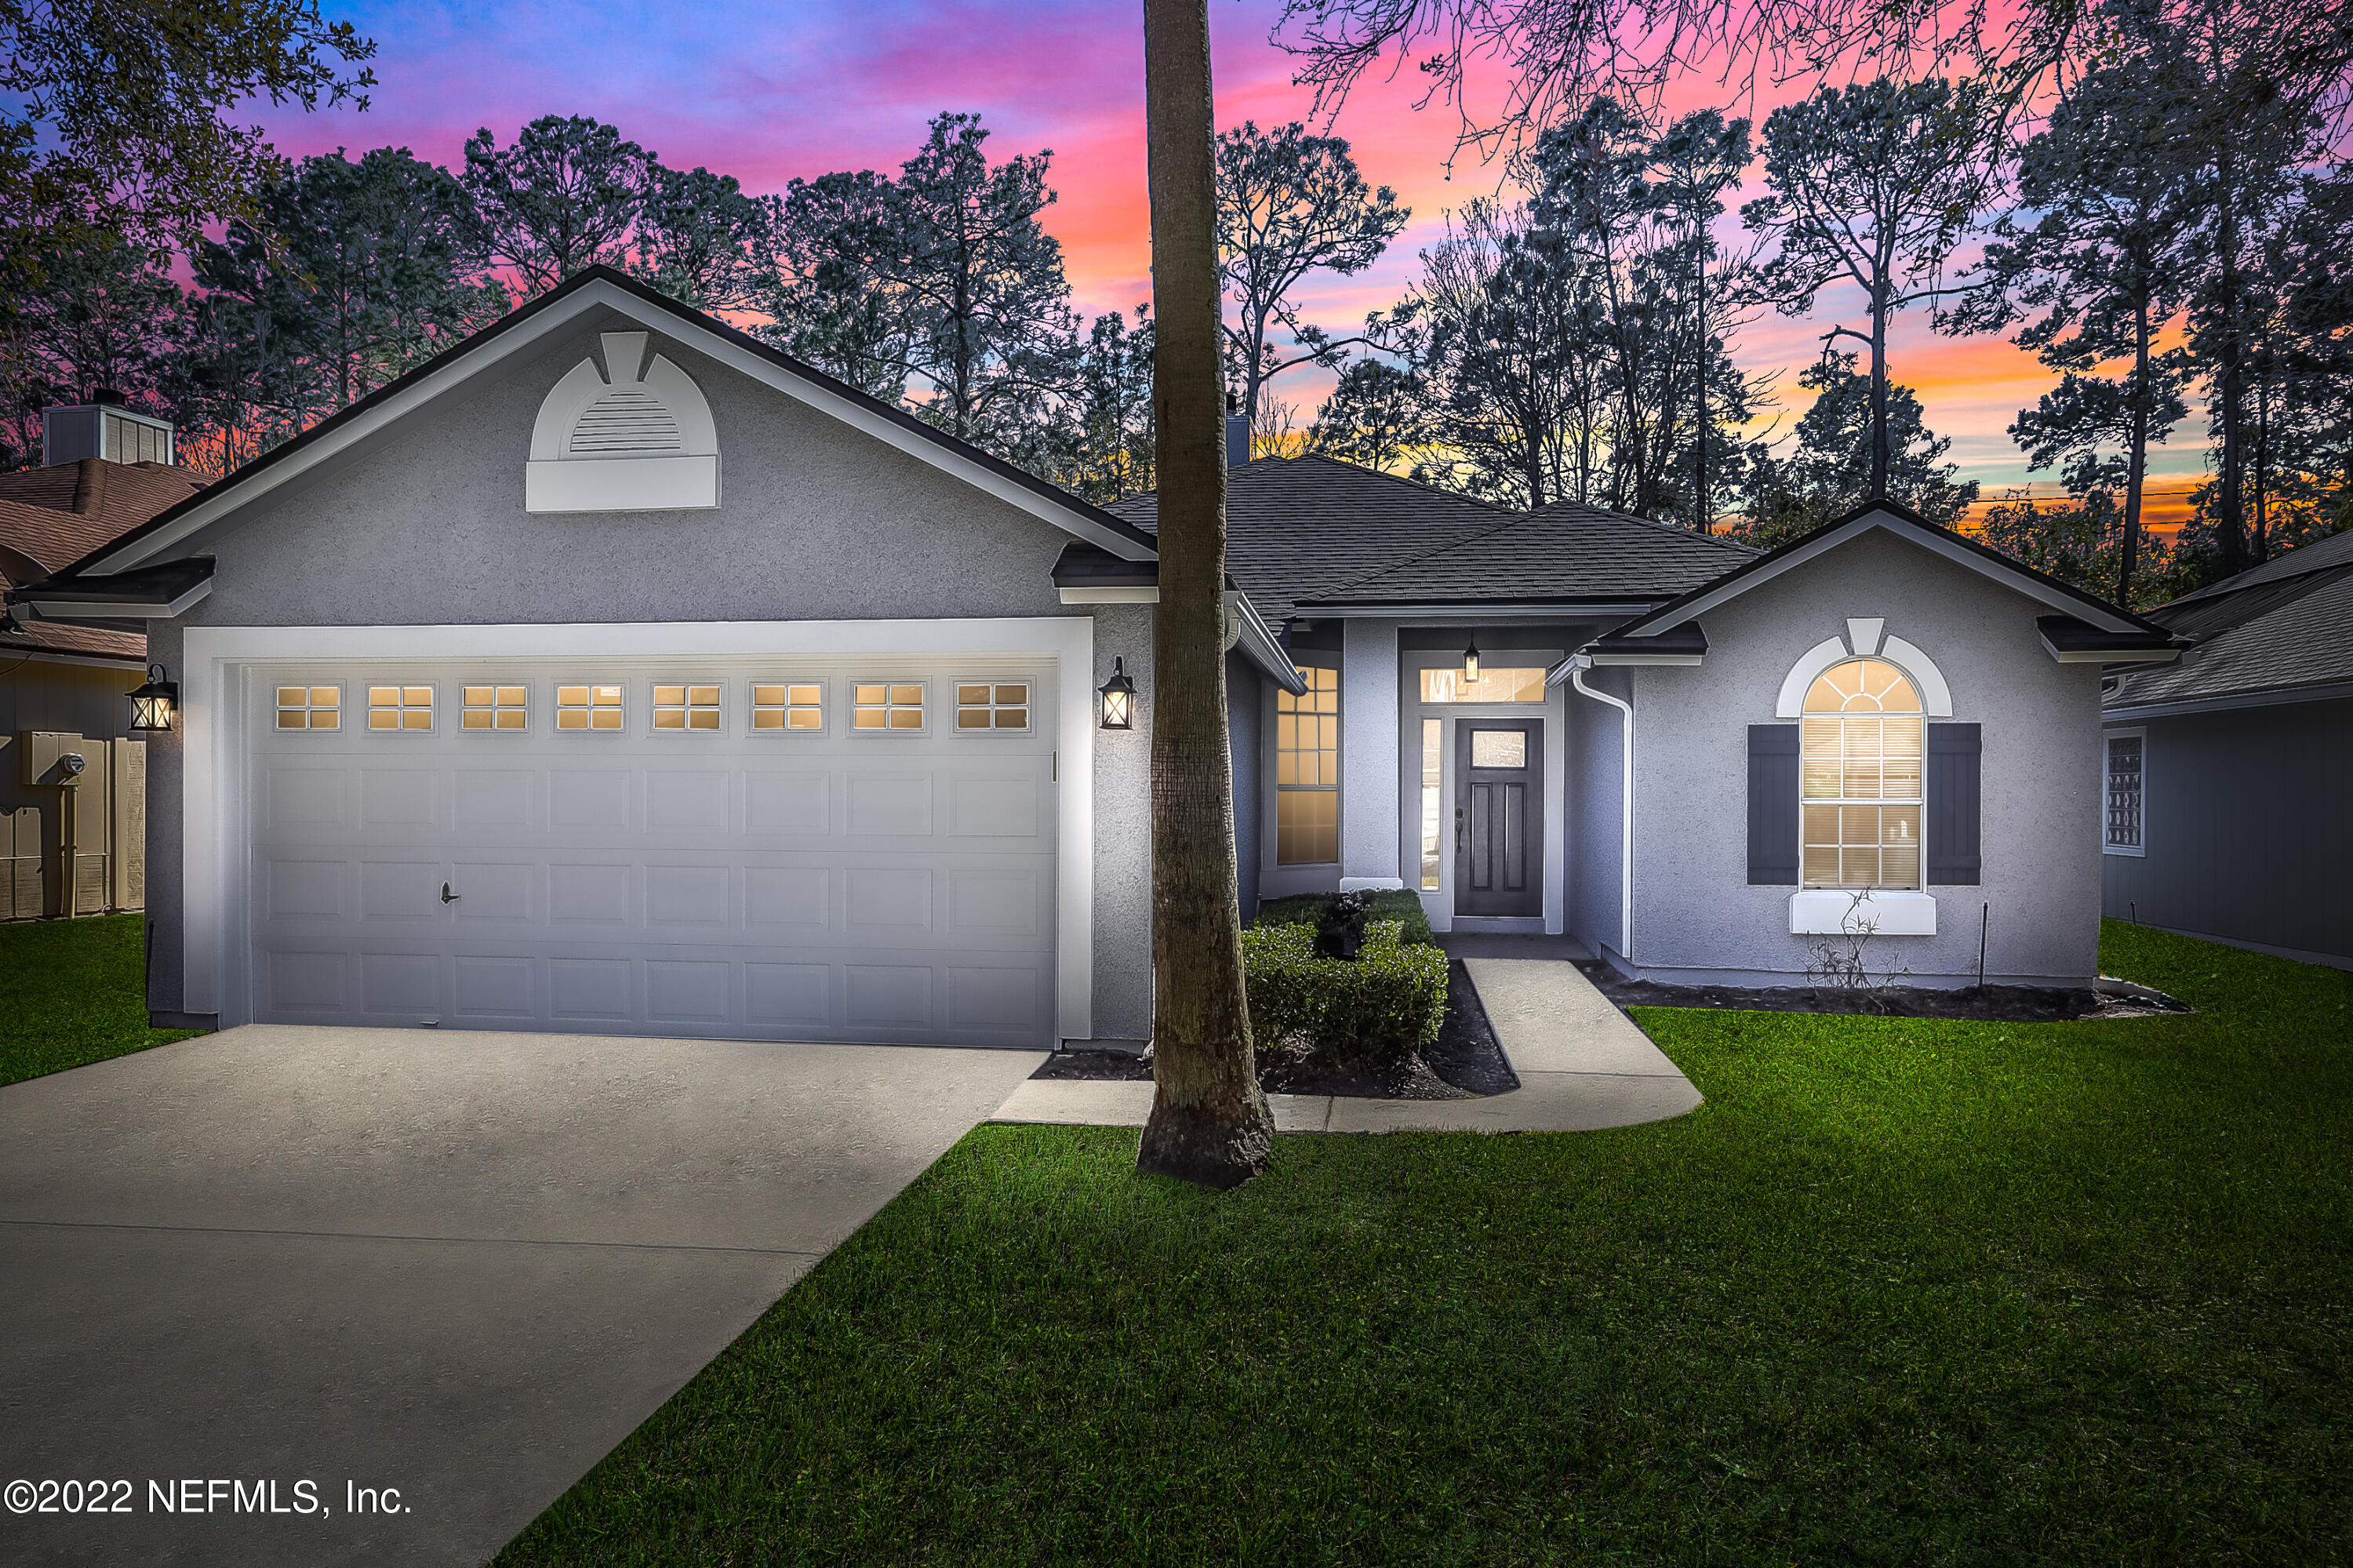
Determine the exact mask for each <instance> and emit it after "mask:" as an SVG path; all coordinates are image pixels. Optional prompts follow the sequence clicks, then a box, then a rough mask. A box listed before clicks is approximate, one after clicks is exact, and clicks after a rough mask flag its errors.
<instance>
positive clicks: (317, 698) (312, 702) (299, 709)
mask: <svg viewBox="0 0 2353 1568" xmlns="http://www.w3.org/2000/svg"><path fill="white" fill-rule="evenodd" d="M278 727H279V728H280V729H332V730H340V729H342V728H343V687H341V686H280V687H279V688H278Z"/></svg>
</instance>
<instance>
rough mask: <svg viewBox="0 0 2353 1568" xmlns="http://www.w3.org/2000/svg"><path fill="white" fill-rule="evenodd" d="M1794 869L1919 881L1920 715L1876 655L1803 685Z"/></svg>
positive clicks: (1820, 881)
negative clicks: (1799, 819) (1796, 864)
mask: <svg viewBox="0 0 2353 1568" xmlns="http://www.w3.org/2000/svg"><path fill="white" fill-rule="evenodd" d="M1800 722H1801V723H1802V725H1803V738H1802V740H1801V742H1800V745H1801V747H1802V750H1803V770H1802V777H1803V785H1802V789H1801V794H1802V801H1803V807H1804V809H1803V811H1802V812H1801V816H1802V819H1803V822H1802V827H1801V830H1800V831H1801V834H1802V838H1801V842H1800V844H1799V851H1800V853H1799V866H1800V870H1799V879H1800V881H1801V882H1802V883H1803V884H1804V885H1806V886H1808V887H1917V886H1919V885H1920V807H1921V793H1920V780H1921V763H1922V754H1923V752H1924V751H1925V749H1926V725H1927V718H1926V715H1925V714H1924V713H1923V712H1922V711H1921V705H1920V695H1919V694H1918V693H1917V692H1916V691H1915V690H1914V689H1913V686H1912V683H1911V682H1910V681H1909V680H1907V679H1905V674H1904V672H1903V671H1901V670H1898V669H1897V668H1896V667H1895V666H1894V665H1893V664H1890V663H1888V662H1886V661H1885V660H1883V659H1851V660H1848V661H1847V662H1844V663H1841V664H1834V665H1832V666H1831V668H1830V669H1828V670H1825V671H1823V672H1822V673H1820V675H1818V676H1816V677H1815V678H1814V683H1813V684H1812V685H1811V686H1810V687H1809V688H1807V691H1806V702H1805V712H1804V714H1803V715H1802V718H1801V721H1800Z"/></svg>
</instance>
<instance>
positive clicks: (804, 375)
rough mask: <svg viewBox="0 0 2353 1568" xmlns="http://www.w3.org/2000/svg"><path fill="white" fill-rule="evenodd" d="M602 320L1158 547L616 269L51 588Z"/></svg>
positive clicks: (968, 478) (1094, 529)
mask: <svg viewBox="0 0 2353 1568" xmlns="http://www.w3.org/2000/svg"><path fill="white" fill-rule="evenodd" d="M600 308H602V309H607V310H611V311H613V312H615V313H617V314H619V315H622V316H625V317H628V318H629V319H630V320H632V321H636V322H638V323H641V324H643V325H645V326H647V327H649V328H650V329H652V330H654V331H656V332H659V333H661V334H664V335H665V336H667V337H670V339H672V340H674V341H676V342H678V343H680V344H683V345H684V346H686V347H688V348H691V349H693V350H695V351H696V352H697V353H700V354H702V355H705V356H706V357H708V358H711V359H713V360H716V361H718V362H719V363H720V364H723V365H725V366H728V367H729V368H731V369H733V370H736V371H739V372H741V373H743V374H744V375H746V376H750V377H752V378H753V379H754V380H755V381H759V382H761V383H763V384H765V385H766V386H768V387H773V388H775V389H776V390H778V391H780V392H783V393H785V394H786V396H788V397H794V398H797V400H799V401H801V402H803V403H806V404H807V405H809V406H810V407H812V408H818V409H819V410H821V411H823V412H826V413H828V414H831V415H833V416H834V417H835V418H839V419H840V420H841V421H842V422H843V423H845V424H848V425H849V426H851V427H852V428H853V429H860V430H862V431H864V432H865V433H866V434H869V435H871V436H874V437H876V438H877V439H879V440H882V441H884V442H886V443H887V444H889V445H891V446H892V447H895V448H897V449H898V450H901V451H903V452H906V453H908V454H909V455H911V456H913V457H915V458H916V459H918V460H919V461H923V462H926V463H929V464H930V465H931V466H933V467H934V468H936V469H939V470H941V471H944V472H946V473H949V474H951V475H953V476H955V477H956V478H958V479H962V480H963V481H965V482H966V483H969V484H971V485H973V486H974V487H975V488H976V489H979V490H983V491H986V492H987V493H990V494H992V495H994V496H996V497H997V499H999V500H1001V501H1005V502H1008V503H1010V504H1012V505H1014V506H1016V507H1018V508H1019V509H1020V510H1022V511H1024V512H1027V513H1029V514H1031V515H1032V516H1035V517H1038V518H1039V519H1041V520H1042V521H1045V522H1047V523H1050V524H1053V525H1054V526H1056V527H1058V528H1060V529H1062V530H1063V531H1064V532H1065V533H1068V534H1071V535H1073V536H1075V537H1077V538H1081V539H1084V540H1086V541H1087V542H1088V543H1090V544H1092V545H1096V546H1100V547H1102V548H1103V549H1105V550H1107V551H1109V552H1110V553H1112V554H1113V555H1114V556H1121V557H1123V558H1125V559H1148V558H1150V557H1151V556H1152V555H1153V546H1152V540H1151V538H1150V536H1149V535H1145V534H1144V533H1142V532H1140V531H1139V530H1138V529H1137V528H1136V527H1135V526H1134V524H1132V523H1130V522H1128V521H1127V520H1126V519H1124V518H1122V517H1117V516H1114V515H1113V514H1111V513H1109V512H1106V511H1104V510H1103V508H1101V507H1099V506H1095V505H1092V504H1091V503H1088V502H1084V501H1082V500H1080V499H1079V498H1078V497H1077V496H1075V495H1072V494H1071V493H1069V492H1067V491H1064V490H1062V489H1060V488H1059V487H1057V486H1055V485H1052V484H1050V483H1048V482H1046V481H1044V480H1042V479H1039V478H1038V477H1037V476H1035V475H1034V474H1030V473H1026V472H1024V471H1022V470H1020V469H1018V468H1016V467H1014V466H1013V465H1012V464H1011V463H1008V462H1006V461H1003V460H1002V459H1000V458H997V457H992V456H991V455H989V454H988V453H987V452H984V451H982V450H979V449H978V448H977V447H974V446H972V445H970V444H969V443H967V442H965V441H961V440H957V439H956V438H955V437H954V436H951V435H949V434H948V433H946V432H945V431H944V430H940V429H934V427H933V426H931V425H928V424H925V423H924V422H923V420H922V419H919V418H916V417H915V416H914V415H913V414H911V413H909V412H908V411H907V410H905V409H903V408H894V407H892V405H890V404H887V403H884V402H882V401H881V400H880V399H878V398H875V397H869V396H868V395H867V394H865V393H863V392H860V391H859V390H858V389H857V388H855V387H850V386H849V385H847V384H846V383H843V382H840V381H837V380H835V379H834V378H833V377H832V376H828V375H826V374H825V373H824V372H823V371H821V370H818V368H817V367H815V366H810V365H806V364H803V363H802V362H801V361H799V360H797V359H795V358H794V357H793V356H792V355H788V354H786V353H784V352H783V351H782V350H780V349H776V348H772V347H770V346H769V345H768V344H765V343H762V342H760V341H759V340H758V339H757V338H754V337H753V336H751V335H750V334H747V333H744V332H742V331H739V330H738V329H737V328H735V327H733V326H730V325H729V324H728V323H725V322H723V321H721V320H719V319H718V318H717V317H715V316H710V315H705V314H704V313H702V312H701V311H697V310H693V309H691V308H690V307H688V306H686V305H682V304H680V303H679V302H677V301H675V300H673V299H670V297H669V296H667V295H665V294H659V293H657V292H655V291H653V290H651V289H649V288H647V287H646V286H645V285H644V284H642V283H640V282H638V281H637V280H635V279H633V278H630V277H628V276H627V275H626V274H624V273H621V272H619V271H617V270H614V269H613V268H610V267H602V266H599V267H591V268H588V269H587V270H585V271H581V272H577V273H575V274H574V275H573V276H572V277H570V278H567V279H566V280H565V281H564V282H563V283H562V284H561V285H559V286H558V287H557V288H555V289H554V290H552V291H549V292H547V293H545V294H543V295H541V296H540V297H539V298H538V299H535V300H533V301H532V302H529V303H528V304H525V305H523V306H522V307H521V308H520V309H518V310H515V311H513V312H511V313H508V314H507V315H505V316H502V317H501V318H500V319H499V320H498V321H496V322H494V323H491V325H489V326H487V327H485V328H483V329H482V330H481V331H480V332H478V333H476V334H473V335H472V336H471V337H469V338H467V339H466V340H465V341H464V342H462V343H459V344H453V345H451V346H450V347H449V348H448V349H446V350H444V351H443V352H442V353H440V354H438V355H435V356H434V357H433V358H431V359H429V360H427V361H426V362H425V363H424V364H423V365H420V366H417V368H416V369H414V370H412V371H410V372H409V373H408V374H407V375H406V376H401V377H400V378H399V379H398V380H396V381H393V382H390V383H387V384H386V385H385V386H383V387H378V388H377V389H376V390H375V391H374V392H372V393H370V394H368V396H366V397H363V398H361V399H360V400H359V401H358V402H356V403H353V405H352V406H351V407H350V408H344V409H343V410H342V411H340V412H339V413H336V414H334V415H332V416H331V417H330V418H326V419H322V420H321V421H320V422H319V423H318V424H316V425H314V426H312V427H311V429H308V430H306V431H304V432H303V433H302V434H301V435H300V436H298V437H296V438H295V439H294V440H290V441H288V442H287V443H285V444H284V445H283V446H279V447H273V448H271V449H270V450H269V451H267V452H265V453H263V454H262V455H261V456H260V457H259V458H256V459H255V460H254V461H251V462H249V463H247V464H246V465H245V466H244V467H243V468H240V469H238V470H237V471H236V472H235V473H233V474H230V475H229V476H228V477H227V478H226V479H224V480H222V481H221V482H219V483H217V484H215V485H213V486H212V487H211V488H209V489H207V490H206V491H203V492H201V493H198V494H196V495H194V496H191V497H189V498H188V499H187V500H186V501H185V502H183V503H180V504H178V505H175V506H173V507H171V508H170V509H169V510H167V511H165V512H164V513H163V514H161V515H160V516H157V517H156V518H154V519H153V521H152V522H150V523H148V524H145V525H144V526H142V527H140V528H136V529H133V530H132V532H130V533H129V534H127V535H124V536H122V537H121V538H120V539H117V540H114V541H111V543H109V544H107V545H105V546H102V547H100V548H98V549H94V550H92V551H90V553H88V554H87V555H85V556H82V557H81V558H80V559H79V560H77V561H75V562H74V563H73V564H72V565H70V566H69V567H67V568H66V569H65V570H64V571H63V572H60V573H59V574H58V578H53V579H52V582H51V584H48V585H44V586H45V587H46V586H53V585H54V584H55V583H56V582H57V581H58V579H61V578H64V577H90V576H97V575H104V574H110V573H114V572H121V571H126V570H128V569H130V568H131V567H137V566H141V565H144V564H146V563H148V562H151V561H153V560H155V559H157V558H158V557H160V556H163V555H164V552H166V551H168V550H171V549H172V548H174V546H180V545H183V544H185V542H187V541H188V540H190V539H191V538H193V537H194V536H195V535H197V534H198V533H200V532H202V531H203V530H204V529H205V528H206V527H208V526H210V525H211V524H214V523H215V522H217V521H218V520H220V519H221V518H223V517H225V516H227V514H229V513H230V512H232V511H233V510H235V509H236V508H237V507H239V506H242V505H245V504H246V503H249V502H251V501H254V500H257V499H259V497H261V496H263V495H266V494H268V493H270V492H271V491H273V490H275V489H276V488H278V487H279V486H280V485H282V484H284V483H287V482H290V481H291V480H293V479H296V478H298V477H300V476H301V475H302V474H304V473H306V472H309V471H311V469H313V468H315V467H317V466H318V465H319V464H320V463H322V462H324V461H327V460H328V459H329V458H332V457H333V456H334V455H336V454H337V453H338V452H341V451H343V450H346V449H348V448H350V447H352V446H353V445H354V444H355V443H357V442H359V441H361V440H364V439H366V438H367V437H368V436H371V435H373V434H375V432H376V431H378V430H380V429H385V427H386V426H388V425H390V424H391V423H393V422H394V421H395V420H397V419H399V418H403V417H404V416H406V414H408V413H409V412H411V411H412V410H414V409H416V408H419V407H421V406H423V405H424V404H426V403H427V402H430V401H432V400H433V399H435V398H437V397H440V396H441V395H442V394H443V393H445V392H448V391H449V390H451V389H453V388H454V387H458V386H459V385H461V384H462V383H464V382H465V381H467V380H469V379H470V378H472V377H473V376H477V375H480V374H481V373H482V372H484V371H486V370H489V369H491V367H492V366H496V365H499V364H501V363H502V362H503V361H505V360H507V359H508V358H510V357H512V355H515V354H517V353H520V352H522V351H524V350H527V349H529V348H532V347H533V346H534V345H536V344H540V343H542V342H543V341H544V340H545V339H547V338H548V337H549V336H550V335H552V334H555V333H558V332H561V331H563V330H565V328H567V327H569V326H570V325H571V324H572V323H575V321H577V320H579V319H580V318H581V317H583V316H585V315H586V314H588V313H590V312H593V311H596V310H597V309H600Z"/></svg>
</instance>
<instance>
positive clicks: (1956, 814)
mask: <svg viewBox="0 0 2353 1568" xmlns="http://www.w3.org/2000/svg"><path fill="white" fill-rule="evenodd" d="M1983 748H1984V739H1983V736H1982V732H1981V730H1980V727H1979V726H1977V725H1973V724H1932V725H1930V726H1928V780H1927V783H1928V808H1927V809H1928V881H1929V883H1930V884H1931V885H1940V886H1946V887H1975V886H1976V885H1978V758H1979V754H1980V753H1981V752H1982V750H1983Z"/></svg>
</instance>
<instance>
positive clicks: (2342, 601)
mask: <svg viewBox="0 0 2353 1568" xmlns="http://www.w3.org/2000/svg"><path fill="white" fill-rule="evenodd" d="M2149 618H2150V619H2151V620H2156V621H2158V622H2159V623H2160V624H2162V625H2163V626H2165V627H2166V628H2167V629H2168V630H2172V631H2176V632H2184V633H2187V634H2189V635H2190V636H2193V637H2196V638H2197V639H2198V640H2199V642H2198V646H2197V647H2195V648H2193V649H2191V650H2190V651H2189V652H2187V653H2185V654H2183V655H2182V658H2181V662H2179V663H2178V664H2173V665H2169V666H2167V667H2165V668H2161V669H2150V670H2137V671H2133V672H2131V673H2128V674H2126V675H2125V676H2124V677H2123V678H2122V679H2121V680H2119V681H2118V682H2117V683H2116V684H2115V685H2114V686H2112V687H2110V688H2109V689H2108V691H2107V693H2106V694H2105V696H2104V697H2103V699H2102V702H2103V705H2105V706H2106V707H2109V708H2122V707H2141V706H2145V705H2150V704H2156V703H2197V702H2203V701H2207V700H2210V699H2215V698H2223V697H2233V696H2247V695H2253V694H2256V693H2259V692H2275V691H2286V690H2293V689H2295V688H2297V687H2302V686H2325V685H2333V684H2336V683H2339V682H2353V533H2345V534H2335V535H2330V536H2329V537H2327V538H2326V539H2319V540H2316V541H2314V542H2313V543H2312V544H2309V545H2306V546H2302V547H2301V548H2298V549H2294V550H2289V551H2286V552H2284V554H2281V555H2279V556H2274V557H2273V558H2272V559H2270V560H2268V561H2265V562H2264V563H2263V565H2262V566H2260V567H2253V568H2251V569H2249V570H2247V571H2243V572H2241V573H2240V574H2239V575H2238V576H2236V577H2226V578H2224V579H2223V580H2222V581H2221V582H2219V583H2213V584H2211V585H2209V586H2208V587H2206V588H2200V590H2199V591H2198V592H2196V593H2194V594H2184V595H2183V596H2182V597H2181V598H2179V599H2175V600H2174V601H2173V602H2172V603H2170V604H2168V605H2161V606H2159V607H2158V609H2153V610H2151V611H2150V612H2149Z"/></svg>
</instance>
